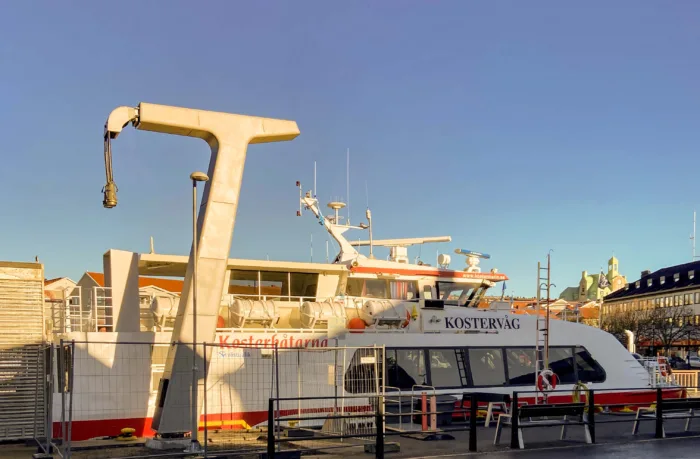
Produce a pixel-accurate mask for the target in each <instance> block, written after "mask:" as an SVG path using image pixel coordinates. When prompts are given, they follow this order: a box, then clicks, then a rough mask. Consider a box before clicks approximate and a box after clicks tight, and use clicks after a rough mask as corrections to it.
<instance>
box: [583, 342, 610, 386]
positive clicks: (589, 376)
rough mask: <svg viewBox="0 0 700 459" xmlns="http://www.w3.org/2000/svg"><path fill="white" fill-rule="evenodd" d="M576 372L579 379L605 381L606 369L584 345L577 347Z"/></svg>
mask: <svg viewBox="0 0 700 459" xmlns="http://www.w3.org/2000/svg"><path fill="white" fill-rule="evenodd" d="M576 374H577V376H578V380H579V381H581V382H587V383H589V382H590V383H598V382H603V381H605V370H603V367H601V366H600V364H599V363H598V362H597V361H596V360H595V359H594V358H593V356H592V355H591V354H590V353H589V352H588V351H587V350H586V349H585V348H583V347H581V346H578V347H577V348H576Z"/></svg>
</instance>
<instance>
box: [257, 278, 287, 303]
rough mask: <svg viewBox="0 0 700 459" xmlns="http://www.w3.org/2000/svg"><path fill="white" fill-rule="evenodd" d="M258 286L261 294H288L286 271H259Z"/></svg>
mask: <svg viewBox="0 0 700 459" xmlns="http://www.w3.org/2000/svg"><path fill="white" fill-rule="evenodd" d="M260 287H261V288H260V293H261V294H262V295H266V296H273V297H275V296H277V297H279V296H288V295H289V284H288V277H287V273H280V272H269V271H261V272H260ZM268 299H269V298H268Z"/></svg>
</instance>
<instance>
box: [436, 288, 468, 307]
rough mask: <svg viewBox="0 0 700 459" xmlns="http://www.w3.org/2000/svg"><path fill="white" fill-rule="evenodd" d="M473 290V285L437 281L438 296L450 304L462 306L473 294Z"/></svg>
mask: <svg viewBox="0 0 700 459" xmlns="http://www.w3.org/2000/svg"><path fill="white" fill-rule="evenodd" d="M474 290H475V289H474V288H473V287H471V286H469V285H465V284H457V283H454V282H438V283H437V294H438V298H439V299H441V300H443V301H444V302H445V304H447V305H452V306H463V305H464V304H465V303H466V302H467V300H468V299H470V298H471V297H472V296H473V295H474Z"/></svg>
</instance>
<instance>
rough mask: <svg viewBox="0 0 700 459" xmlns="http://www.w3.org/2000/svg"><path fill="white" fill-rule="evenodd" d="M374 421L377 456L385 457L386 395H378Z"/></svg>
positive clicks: (380, 458) (379, 458)
mask: <svg viewBox="0 0 700 459" xmlns="http://www.w3.org/2000/svg"><path fill="white" fill-rule="evenodd" d="M374 423H375V425H376V429H375V430H376V432H377V439H376V446H375V457H376V458H377V459H384V397H382V396H381V395H380V396H378V397H377V410H376V412H375V419H374Z"/></svg>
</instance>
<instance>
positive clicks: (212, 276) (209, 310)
mask: <svg viewBox="0 0 700 459" xmlns="http://www.w3.org/2000/svg"><path fill="white" fill-rule="evenodd" d="M129 123H131V124H133V126H134V127H135V128H136V129H138V130H142V131H151V132H160V133H164V134H174V135H181V136H187V137H197V138H200V139H203V140H205V141H206V142H207V144H209V147H210V149H211V158H210V161H209V169H208V176H209V177H210V178H211V180H209V181H208V182H206V183H205V185H204V193H203V196H202V203H201V206H200V209H199V216H198V218H197V228H198V231H197V234H198V236H197V246H198V249H197V253H193V251H190V257H189V261H188V264H187V273H186V276H185V283H184V288H183V291H182V296H181V297H180V303H179V305H178V310H177V316H176V320H175V326H174V329H173V334H172V341H173V342H179V343H188V344H187V345H177V346H171V347H170V350H169V352H168V358H167V360H166V362H167V363H166V367H165V372H164V374H163V378H162V379H161V384H160V387H159V389H158V397H157V400H163V403H159V404H158V405H157V407H156V411H155V414H154V418H153V423H152V426H153V429H154V430H156V431H158V433H159V434H164V433H165V434H171V433H186V432H189V431H190V430H191V426H190V424H188V416H187V413H184V412H183V410H182V409H181V408H182V406H183V404H187V403H189V398H190V397H189V394H190V390H191V387H192V379H191V376H190V375H191V372H190V368H192V365H193V362H194V364H195V365H196V368H197V369H198V370H197V371H198V376H199V379H200V380H201V379H202V378H203V374H204V369H205V368H206V367H207V365H206V362H204V358H203V356H202V355H201V353H200V352H198V350H196V349H194V347H195V346H193V345H192V342H193V315H192V312H193V307H192V303H193V297H192V294H193V285H192V282H193V270H194V262H195V257H197V266H198V268H197V269H198V272H201V274H202V275H198V276H197V289H198V292H199V294H198V301H197V309H198V310H197V336H199V337H201V338H200V341H204V342H213V341H214V339H215V335H216V320H217V315H218V310H219V303H220V301H221V292H222V290H223V286H224V281H225V279H224V277H225V273H226V267H227V263H228V257H229V252H230V250H231V238H232V236H233V229H234V226H235V221H236V210H237V208H238V201H239V196H240V189H241V181H242V179H243V167H244V165H245V158H246V151H247V148H248V144H251V143H266V142H280V141H284V140H292V139H294V138H295V137H296V136H298V135H299V128H298V127H297V123H296V122H294V121H289V120H280V119H272V118H260V117H255V116H246V115H237V114H231V113H221V112H212V111H206V110H196V109H191V108H182V107H172V106H167V105H157V104H149V103H141V104H139V106H138V107H118V108H116V109H115V110H114V111H112V113H111V114H110V115H109V118H108V119H107V122H106V123H105V131H104V146H105V172H106V174H105V175H106V179H107V183H106V185H105V187H104V201H103V205H104V206H105V207H107V208H112V207H115V206H116V205H117V188H116V185H115V183H114V177H113V173H112V148H111V142H112V140H113V139H116V138H117V136H118V135H119V133H120V132H121V131H122V129H123V128H124V127H125V126H127V125H128V124H129ZM185 177H186V175H184V174H183V183H184V178H185ZM200 350H201V348H200ZM207 357H211V354H209V355H208V356H207ZM201 404H202V397H201V395H199V396H198V400H197V405H198V410H197V413H199V412H200V411H199V408H200V407H201Z"/></svg>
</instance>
